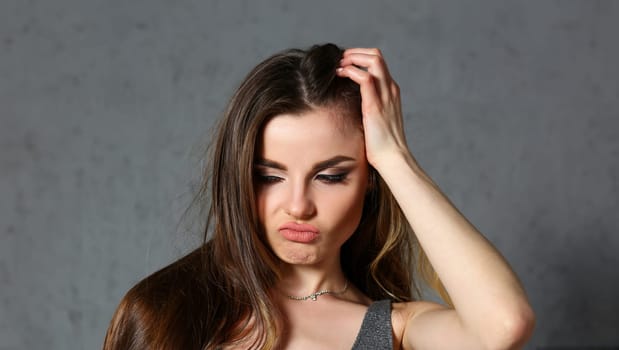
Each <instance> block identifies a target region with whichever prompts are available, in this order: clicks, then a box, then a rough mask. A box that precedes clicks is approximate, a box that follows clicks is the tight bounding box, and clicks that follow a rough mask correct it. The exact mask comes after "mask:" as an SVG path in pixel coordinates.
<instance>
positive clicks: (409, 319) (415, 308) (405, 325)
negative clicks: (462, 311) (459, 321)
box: [391, 301, 453, 349]
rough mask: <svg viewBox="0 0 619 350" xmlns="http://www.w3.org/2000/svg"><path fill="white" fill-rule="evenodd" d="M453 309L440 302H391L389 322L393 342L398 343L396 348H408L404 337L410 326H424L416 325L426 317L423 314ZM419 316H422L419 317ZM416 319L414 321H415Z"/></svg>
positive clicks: (407, 333) (406, 336) (407, 336)
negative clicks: (391, 327)
mask: <svg viewBox="0 0 619 350" xmlns="http://www.w3.org/2000/svg"><path fill="white" fill-rule="evenodd" d="M450 311H453V309H449V308H447V307H445V306H443V305H441V304H438V303H435V302H431V301H409V302H401V303H393V304H392V310H391V323H392V326H393V334H394V343H395V344H399V346H397V348H399V349H408V348H409V346H408V345H407V342H406V341H405V339H407V338H409V337H410V334H409V333H410V331H411V330H412V328H411V327H415V328H417V329H418V330H419V328H425V327H422V326H418V325H416V323H419V321H422V322H421V323H423V319H424V318H426V317H425V316H423V315H427V314H431V313H433V312H450ZM420 316H423V317H421V318H420ZM415 320H416V321H415Z"/></svg>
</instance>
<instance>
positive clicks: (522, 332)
mask: <svg viewBox="0 0 619 350" xmlns="http://www.w3.org/2000/svg"><path fill="white" fill-rule="evenodd" d="M409 308H410V309H409V312H408V318H407V321H406V324H405V327H404V332H403V336H402V346H403V348H404V349H415V350H419V349H458V350H460V349H475V350H479V349H519V348H521V347H522V346H523V345H524V343H525V342H526V341H527V339H528V338H529V337H530V335H531V333H532V326H533V323H532V322H531V321H529V320H528V319H527V317H526V315H523V316H522V317H519V316H518V315H513V316H512V317H508V318H506V321H505V322H504V323H502V324H497V326H496V327H493V328H492V329H484V330H483V331H482V332H476V331H474V330H473V329H471V328H468V327H467V326H466V324H465V323H463V322H462V318H461V317H460V316H459V315H458V313H457V312H456V310H455V309H452V308H447V307H445V306H442V305H440V304H437V303H432V302H426V301H419V302H411V303H409Z"/></svg>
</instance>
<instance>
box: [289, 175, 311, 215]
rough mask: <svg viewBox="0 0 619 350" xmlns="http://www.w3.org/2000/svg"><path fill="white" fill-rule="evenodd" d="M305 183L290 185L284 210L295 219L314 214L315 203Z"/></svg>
mask: <svg viewBox="0 0 619 350" xmlns="http://www.w3.org/2000/svg"><path fill="white" fill-rule="evenodd" d="M309 192H310V191H309V190H308V188H307V186H306V185H305V184H302V183H299V184H296V185H292V186H291V187H290V189H289V194H288V199H287V201H286V203H285V211H286V213H287V214H288V215H290V216H292V217H294V218H295V219H308V218H311V217H312V216H314V215H315V214H316V205H315V203H314V200H313V199H312V196H311V193H309Z"/></svg>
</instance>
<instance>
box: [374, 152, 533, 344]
mask: <svg viewBox="0 0 619 350" xmlns="http://www.w3.org/2000/svg"><path fill="white" fill-rule="evenodd" d="M376 168H377V170H378V171H379V173H380V175H381V177H382V178H383V179H384V180H385V181H386V183H387V185H388V186H389V188H390V189H391V191H392V193H393V195H394V196H395V198H396V200H397V201H398V204H399V205H400V207H401V209H402V211H403V212H404V214H405V216H406V218H407V219H408V221H409V223H410V225H411V226H412V228H413V230H414V231H415V234H416V236H417V239H418V241H419V243H420V244H421V246H422V248H423V249H424V251H425V253H426V254H427V256H428V259H429V260H430V262H431V263H432V266H433V267H434V269H435V271H436V272H437V273H438V275H439V277H440V278H441V281H442V282H443V284H444V285H445V288H446V289H447V291H448V292H449V295H450V296H451V298H452V301H453V303H454V306H455V309H456V312H457V314H458V317H459V318H460V320H461V322H462V325H463V327H465V328H467V329H469V330H470V331H472V332H474V333H476V334H478V335H479V336H480V337H483V336H484V334H486V333H497V332H498V334H501V332H512V331H515V330H514V329H512V328H513V327H516V328H517V327H519V326H520V325H521V323H520V321H521V318H525V319H526V320H525V322H527V321H529V320H528V318H531V317H532V312H531V310H530V308H529V304H528V301H527V298H526V295H525V293H524V290H523V288H522V286H521V284H520V282H519V280H518V278H517V276H516V275H515V274H514V272H513V271H512V269H511V268H510V267H509V265H508V264H507V262H506V261H505V259H503V257H502V256H501V254H500V253H499V252H498V251H497V250H496V249H495V248H494V247H493V246H492V245H491V244H490V243H489V242H488V241H487V240H486V239H485V238H484V237H483V236H482V235H481V234H480V233H479V231H478V230H477V229H476V228H475V227H474V226H473V225H472V224H471V223H469V221H468V220H467V219H466V218H465V217H464V216H463V215H462V214H461V213H460V212H459V211H458V210H457V209H456V208H455V207H454V206H453V205H452V204H451V202H450V201H449V199H448V198H447V197H446V196H445V195H444V194H443V193H442V192H441V190H440V189H439V188H438V186H437V185H436V184H435V183H434V182H433V181H432V180H431V179H430V178H429V177H428V176H427V174H426V173H425V172H424V171H423V170H422V169H421V167H419V165H418V164H417V162H416V161H415V160H414V159H413V157H412V156H410V155H409V154H403V155H397V156H392V157H390V158H384V159H383V160H382V161H381V163H380V164H379V165H378V166H377V167H376Z"/></svg>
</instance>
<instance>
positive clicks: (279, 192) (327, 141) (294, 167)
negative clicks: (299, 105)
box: [254, 109, 368, 265]
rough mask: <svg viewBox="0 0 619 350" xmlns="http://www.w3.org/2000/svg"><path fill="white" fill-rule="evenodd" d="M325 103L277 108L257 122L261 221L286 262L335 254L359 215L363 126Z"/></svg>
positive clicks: (313, 261)
mask: <svg viewBox="0 0 619 350" xmlns="http://www.w3.org/2000/svg"><path fill="white" fill-rule="evenodd" d="M333 113H335V112H333V111H330V110H329V109H315V110H312V111H309V112H305V113H303V114H301V115H288V114H282V115H278V116H275V117H274V118H272V119H271V120H270V121H269V122H268V123H267V124H266V125H265V127H264V130H263V132H262V135H261V138H260V142H259V145H258V153H257V157H256V162H255V164H254V167H255V172H254V176H255V181H256V191H257V193H256V195H257V196H256V197H257V207H258V214H259V217H260V223H261V225H262V228H263V229H264V232H265V233H266V237H267V240H268V242H269V245H270V246H271V249H272V250H273V252H274V253H275V254H276V255H277V256H278V257H279V258H280V259H281V260H282V261H284V262H286V263H289V264H305V265H320V264H328V263H333V262H334V261H335V260H337V261H339V251H340V247H341V246H342V244H343V243H344V242H345V241H346V240H347V239H348V238H349V237H350V236H351V235H352V233H353V232H354V230H355V229H356V228H357V226H358V224H359V221H360V219H361V212H362V209H363V200H364V197H365V192H366V189H367V185H368V163H367V160H366V156H365V147H364V138H363V133H362V131H361V129H360V127H359V126H358V125H356V124H355V123H354V122H353V121H352V120H351V118H348V117H341V116H334V115H333Z"/></svg>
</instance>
